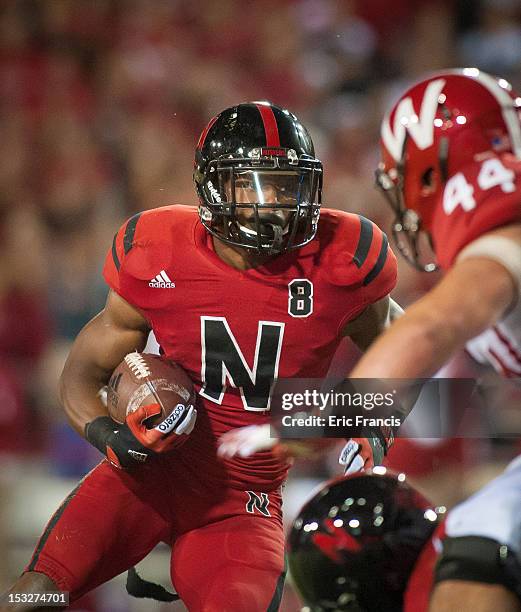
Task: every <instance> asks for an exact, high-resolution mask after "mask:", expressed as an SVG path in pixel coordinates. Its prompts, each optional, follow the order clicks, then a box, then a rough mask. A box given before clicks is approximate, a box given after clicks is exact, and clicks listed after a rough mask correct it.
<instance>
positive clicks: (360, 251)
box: [353, 215, 373, 268]
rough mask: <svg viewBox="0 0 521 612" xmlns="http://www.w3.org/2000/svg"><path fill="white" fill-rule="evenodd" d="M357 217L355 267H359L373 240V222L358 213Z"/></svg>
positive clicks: (362, 263)
mask: <svg viewBox="0 0 521 612" xmlns="http://www.w3.org/2000/svg"><path fill="white" fill-rule="evenodd" d="M358 217H359V219H360V237H359V238H358V244H357V246H356V251H355V255H354V257H353V261H354V262H355V265H356V267H357V268H361V267H362V266H363V265H364V262H365V260H366V259H367V256H368V255H369V249H370V248H371V242H372V241H373V224H372V223H371V221H369V219H366V218H365V217H362V215H358Z"/></svg>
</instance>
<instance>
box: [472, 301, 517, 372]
mask: <svg viewBox="0 0 521 612" xmlns="http://www.w3.org/2000/svg"><path fill="white" fill-rule="evenodd" d="M466 348H467V351H468V352H469V354H470V355H471V356H472V357H473V358H474V359H475V360H476V361H478V362H479V363H482V364H490V365H491V366H492V367H494V368H495V369H496V370H497V371H498V372H500V373H501V374H503V375H504V376H510V377H517V376H521V304H520V303H518V304H517V305H516V307H515V308H514V309H513V310H512V312H510V313H509V314H508V315H507V316H506V317H504V318H503V319H502V320H501V321H500V322H499V323H497V324H496V325H495V326H494V327H492V328H490V329H487V330H486V331H484V332H483V333H482V334H480V335H479V336H476V337H475V338H473V339H472V340H470V341H469V342H468V343H467V346H466Z"/></svg>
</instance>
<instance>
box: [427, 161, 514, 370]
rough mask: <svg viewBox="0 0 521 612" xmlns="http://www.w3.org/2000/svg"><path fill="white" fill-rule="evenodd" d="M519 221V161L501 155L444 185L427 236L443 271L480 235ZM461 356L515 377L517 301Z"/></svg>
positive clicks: (471, 166)
mask: <svg viewBox="0 0 521 612" xmlns="http://www.w3.org/2000/svg"><path fill="white" fill-rule="evenodd" d="M520 222H521V162H520V161H519V160H517V159H516V158H514V157H513V156H512V155H510V154H504V155H502V156H498V157H491V158H488V159H485V160H482V161H479V162H475V163H473V164H470V165H469V166H468V167H466V168H464V169H463V170H462V171H461V172H458V173H457V174H455V175H454V176H453V177H451V178H450V179H449V180H448V181H447V185H446V187H445V189H444V193H443V196H442V198H441V199H440V201H439V202H438V204H437V208H436V211H435V214H434V220H433V232H432V237H433V241H434V248H435V251H436V256H437V259H438V261H439V263H440V265H441V267H442V268H444V269H449V268H450V267H451V266H452V265H453V263H454V262H455V261H456V258H457V256H458V254H459V253H460V252H461V251H462V249H463V248H464V247H465V246H467V245H468V244H470V243H471V242H473V241H474V240H476V239H478V238H479V237H481V236H483V235H484V234H486V233H488V232H490V231H492V230H494V229H497V228H500V227H503V226H506V225H510V224H513V223H520ZM497 257H498V258H500V257H501V253H500V252H498V253H497ZM467 351H468V352H469V353H470V354H471V355H472V357H474V359H476V361H478V362H479V363H484V364H489V365H492V367H494V368H495V369H496V370H497V371H498V372H500V373H501V374H503V375H505V376H513V377H519V376H521V304H520V303H519V301H518V303H517V304H516V306H515V307H514V308H512V309H511V310H510V311H509V312H508V313H507V314H506V315H505V316H504V317H503V319H502V320H501V321H498V323H496V325H494V327H491V328H490V329H487V330H486V331H484V332H483V333H481V334H480V335H479V336H476V338H473V339H472V340H471V341H470V342H468V343H467Z"/></svg>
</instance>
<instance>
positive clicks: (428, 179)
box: [421, 167, 434, 187]
mask: <svg viewBox="0 0 521 612" xmlns="http://www.w3.org/2000/svg"><path fill="white" fill-rule="evenodd" d="M421 182H422V187H432V186H433V184H434V168H432V167H430V168H427V170H425V172H424V173H423V174H422V177H421Z"/></svg>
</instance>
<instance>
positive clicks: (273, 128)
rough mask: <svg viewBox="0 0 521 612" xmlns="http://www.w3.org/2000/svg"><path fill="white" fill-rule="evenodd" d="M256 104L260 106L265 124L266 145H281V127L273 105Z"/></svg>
mask: <svg viewBox="0 0 521 612" xmlns="http://www.w3.org/2000/svg"><path fill="white" fill-rule="evenodd" d="M255 106H256V107H257V108H258V110H259V113H260V116H261V118H262V123H263V124H264V131H265V133H266V146H267V147H280V136H279V128H278V126H277V120H276V119H275V115H274V113H273V110H272V108H271V106H265V105H264V104H256V105H255Z"/></svg>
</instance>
